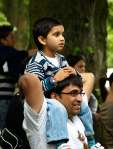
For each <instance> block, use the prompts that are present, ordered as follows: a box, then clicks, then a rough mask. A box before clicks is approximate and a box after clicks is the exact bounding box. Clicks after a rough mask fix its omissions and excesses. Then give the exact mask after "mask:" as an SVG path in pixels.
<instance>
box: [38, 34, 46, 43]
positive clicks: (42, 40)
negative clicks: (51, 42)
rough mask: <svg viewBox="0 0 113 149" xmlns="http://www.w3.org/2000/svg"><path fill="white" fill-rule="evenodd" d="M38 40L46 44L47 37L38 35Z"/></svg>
mask: <svg viewBox="0 0 113 149" xmlns="http://www.w3.org/2000/svg"><path fill="white" fill-rule="evenodd" d="M38 41H39V42H40V43H41V44H42V45H45V44H46V38H44V37H43V36H39V37H38Z"/></svg>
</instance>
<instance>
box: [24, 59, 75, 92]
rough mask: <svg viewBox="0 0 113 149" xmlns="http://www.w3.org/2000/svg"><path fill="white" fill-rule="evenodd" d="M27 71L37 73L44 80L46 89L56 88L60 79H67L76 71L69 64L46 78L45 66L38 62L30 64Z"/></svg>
mask: <svg viewBox="0 0 113 149" xmlns="http://www.w3.org/2000/svg"><path fill="white" fill-rule="evenodd" d="M25 72H28V73H33V74H35V75H37V76H38V78H39V79H40V80H41V82H42V86H43V90H44V91H48V90H50V89H52V88H54V87H55V85H56V83H57V82H58V81H61V80H63V79H65V78H66V77H68V76H69V75H70V74H72V73H76V72H75V69H74V68H72V67H70V66H67V67H64V68H61V69H59V70H58V72H57V73H56V74H55V75H54V76H53V75H52V76H49V77H47V78H45V73H44V68H43V66H42V65H40V64H38V63H36V62H34V63H31V64H28V66H27V67H26V71H25Z"/></svg>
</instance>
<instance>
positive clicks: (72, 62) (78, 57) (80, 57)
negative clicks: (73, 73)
mask: <svg viewBox="0 0 113 149" xmlns="http://www.w3.org/2000/svg"><path fill="white" fill-rule="evenodd" d="M80 60H83V61H84V62H86V59H85V57H84V55H80V54H79V55H68V56H67V61H68V63H69V65H70V66H72V67H74V65H75V64H76V63H78V62H79V61H80Z"/></svg>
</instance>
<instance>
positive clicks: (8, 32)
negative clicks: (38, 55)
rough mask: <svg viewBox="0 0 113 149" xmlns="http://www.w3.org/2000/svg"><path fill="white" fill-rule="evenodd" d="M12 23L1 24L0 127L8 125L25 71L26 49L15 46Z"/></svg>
mask: <svg viewBox="0 0 113 149" xmlns="http://www.w3.org/2000/svg"><path fill="white" fill-rule="evenodd" d="M13 29H14V27H13V26H12V25H1V26H0V129H3V128H4V127H6V115H7V111H8V107H9V104H10V102H11V100H12V97H13V95H14V90H15V84H16V82H17V81H18V78H19V75H20V74H21V73H23V72H24V68H23V66H22V62H23V60H24V59H25V58H26V57H27V56H28V54H27V52H26V51H19V50H17V49H16V48H14V44H15V37H14V31H13Z"/></svg>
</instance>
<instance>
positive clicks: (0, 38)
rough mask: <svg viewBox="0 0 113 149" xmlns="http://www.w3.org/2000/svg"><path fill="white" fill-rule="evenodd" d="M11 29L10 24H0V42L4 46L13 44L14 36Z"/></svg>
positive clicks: (12, 28)
mask: <svg viewBox="0 0 113 149" xmlns="http://www.w3.org/2000/svg"><path fill="white" fill-rule="evenodd" d="M13 30H14V27H13V26H12V25H2V26H0V44H2V45H6V46H14V44H15V38H14V33H13Z"/></svg>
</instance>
